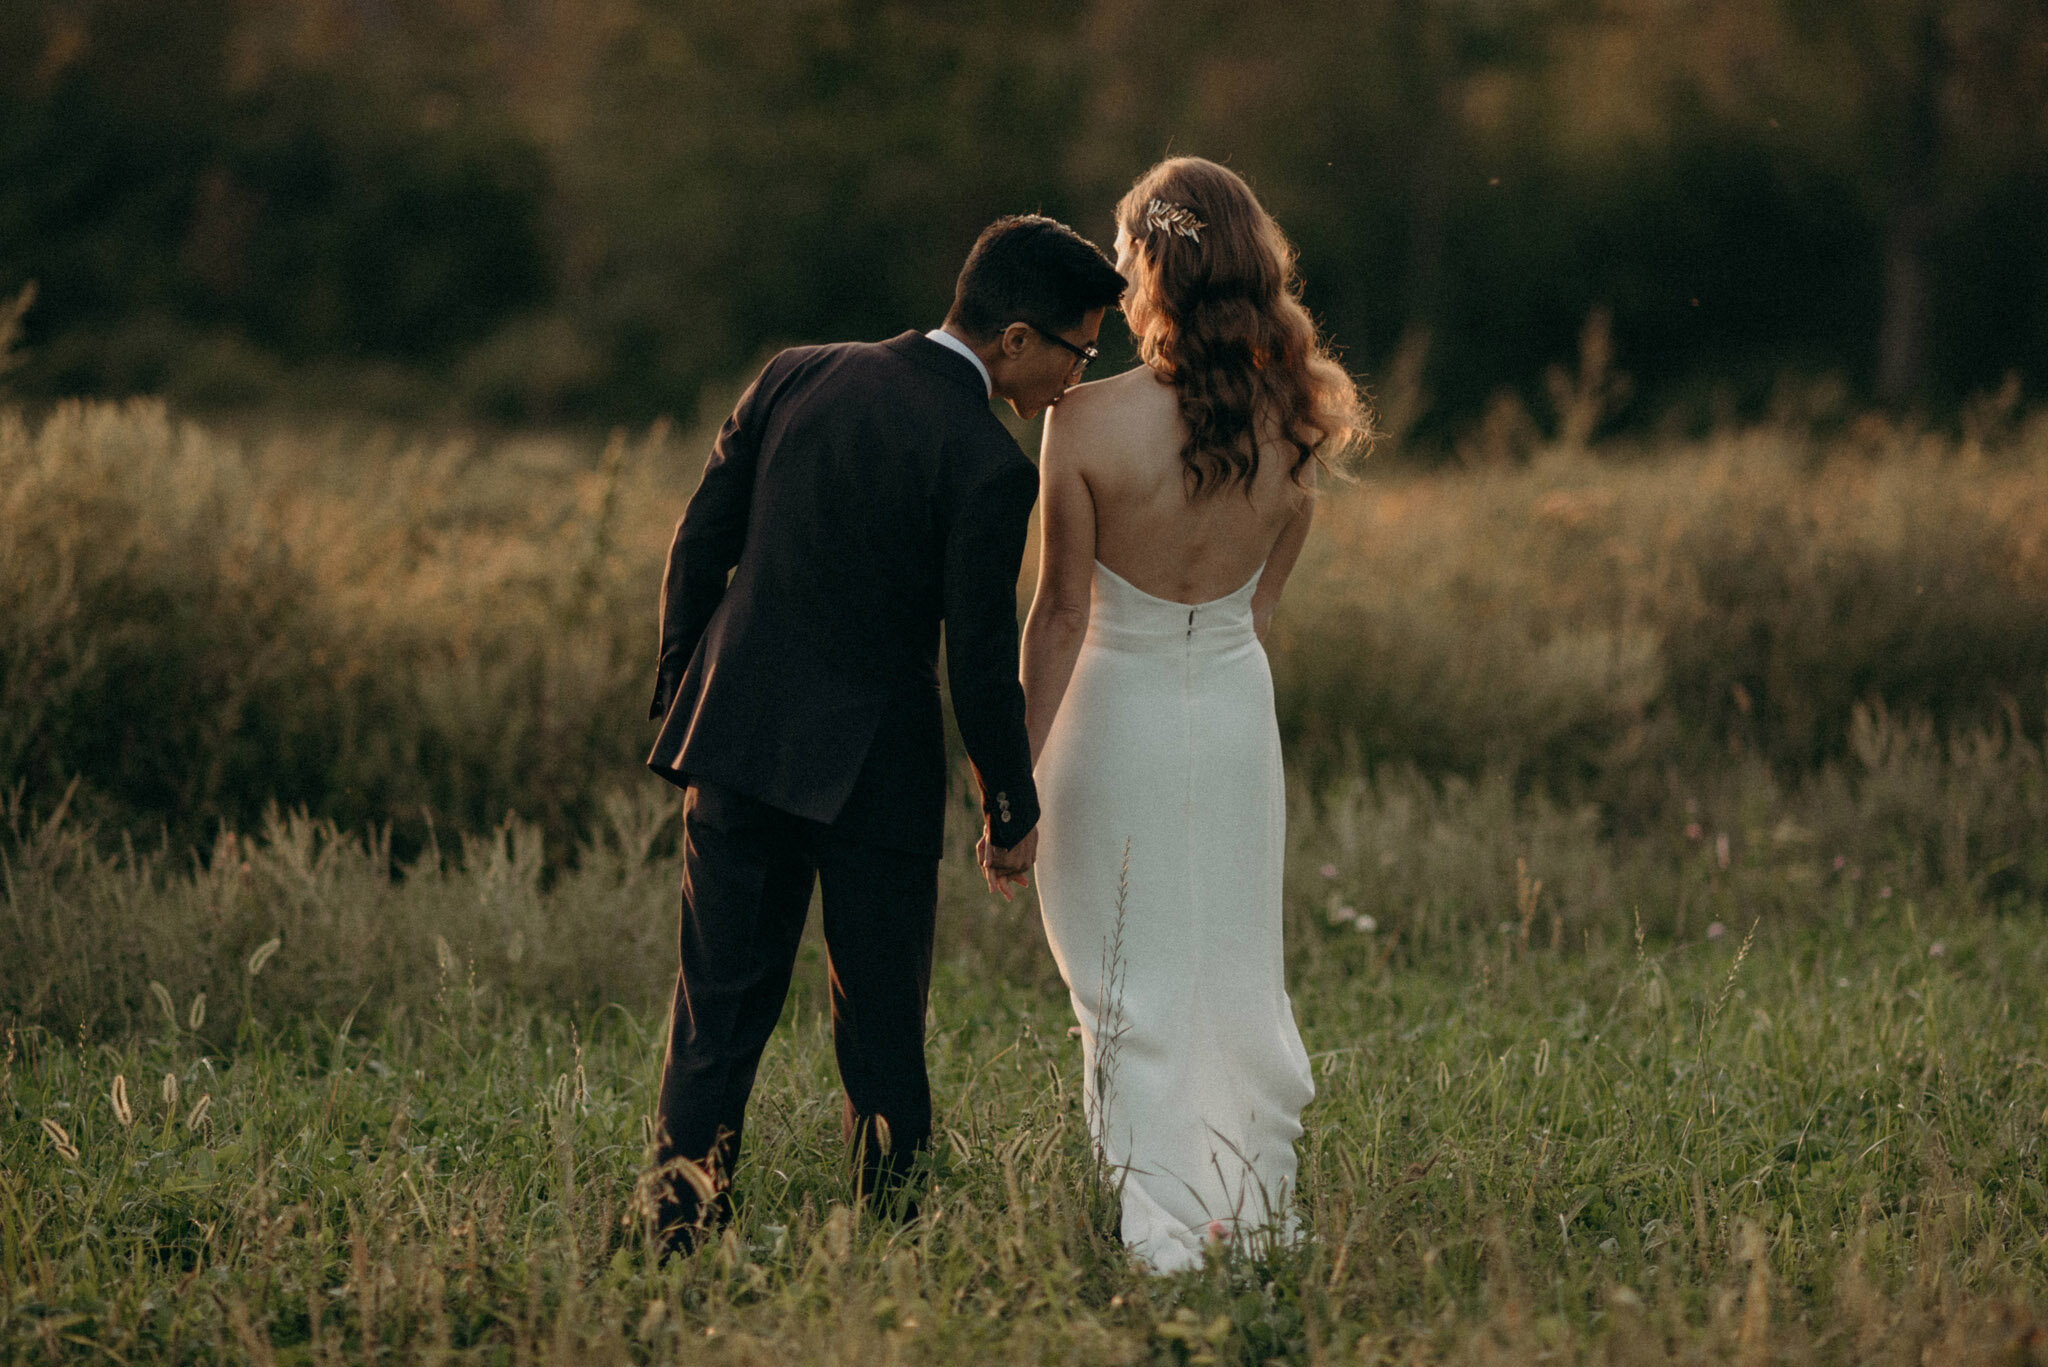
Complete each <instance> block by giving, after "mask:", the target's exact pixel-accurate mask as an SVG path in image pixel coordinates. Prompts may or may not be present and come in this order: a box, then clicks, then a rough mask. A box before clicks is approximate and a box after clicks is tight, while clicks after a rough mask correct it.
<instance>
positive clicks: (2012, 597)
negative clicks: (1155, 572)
mask: <svg viewBox="0 0 2048 1367" xmlns="http://www.w3.org/2000/svg"><path fill="white" fill-rule="evenodd" d="M712 406H713V407H715V406H716V405H712ZM1502 430H1507V431H1509V435H1510V437H1513V431H1512V430H1511V429H1509V428H1503V429H1502ZM1496 435H1498V433H1496ZM1583 437H1584V434H1583V433H1582V434H1580V436H1579V437H1578V438H1572V437H1571V436H1570V434H1569V433H1563V432H1560V433H1553V434H1551V435H1549V436H1547V437H1544V438H1542V439H1540V440H1534V439H1530V438H1527V437H1526V436H1524V437H1515V438H1514V439H1513V440H1509V441H1507V442H1506V443H1505V444H1504V445H1502V444H1500V443H1497V444H1496V445H1497V446H1499V449H1490V448H1488V447H1485V446H1483V445H1482V446H1474V447H1473V448H1472V449H1471V450H1470V451H1468V453H1467V459H1466V460H1465V461H1464V462H1463V463H1461V464H1458V465H1455V466H1453V467H1451V468H1448V469H1444V470H1438V471H1434V472H1430V471H1423V470H1419V469H1416V468H1413V467H1410V466H1404V465H1402V464H1400V463H1398V462H1397V461H1392V460H1387V461H1383V462H1382V463H1381V464H1379V465H1377V466H1373V465H1369V466H1367V467H1365V469H1364V470H1363V471H1362V472H1361V478H1360V480H1359V482H1358V483H1356V484H1355V485H1349V486H1344V487H1340V488H1337V489H1335V490H1334V491H1333V492H1332V493H1331V494H1330V496H1329V498H1328V500H1327V504H1326V506H1325V509H1324V511H1323V513H1322V515H1321V518H1320V525H1319V529H1318V531H1317V533H1316V535H1315V538H1314V539H1313V540H1312V543H1311V548H1310V551H1309V553H1308V555H1307V557H1306V558H1305V560H1304V563H1303V565H1302V568H1301V571H1300V578H1299V580H1298V582H1297V583H1296V584H1295V586H1294V587H1293V588H1292V589H1291V590H1290V598H1289V600H1288V602H1287V604H1286V605H1285V606H1284V607H1283V610H1282V617H1281V620H1280V622H1279V624H1278V626H1277V628H1276V636H1275V640H1274V642H1273V654H1274V661H1275V670H1276V676H1277V679H1278V685H1279V697H1280V705H1281V710H1282V715H1283V723H1284V725H1285V727H1286V730H1287V735H1288V739H1289V744H1290V748H1291V754H1292V757H1293V766H1292V768H1293V773H1292V778H1291V785H1292V786H1291V789H1290V800H1289V813H1290V854H1289V873H1288V888H1287V899H1286V916H1287V935H1288V943H1289V981H1290V985H1291V989H1292V991H1293V994H1294V1000H1295V1005H1296V1008H1297V1012H1298V1015H1299V1018H1300V1021H1301V1024H1302V1029H1303V1033H1304V1037H1305V1039H1306V1041H1307V1043H1308V1047H1309V1049H1310V1052H1311V1054H1312V1056H1313V1059H1314V1063H1315V1070H1316V1080H1317V1087H1318V1098H1317V1100H1316V1102H1315V1103H1314V1105H1313V1106H1312V1107H1311V1109H1310V1111H1309V1112H1308V1115H1307V1117H1306V1123H1307V1126H1308V1135H1307V1138H1306V1139H1305V1140H1304V1141H1303V1148H1302V1159H1303V1181H1302V1198H1301V1209H1302V1214H1303V1217H1304V1222H1305V1225H1306V1228H1307V1231H1308V1234H1309V1237H1308V1239H1307V1240H1306V1241H1305V1242H1304V1243H1303V1244H1301V1245H1300V1246H1299V1247H1296V1248H1288V1249H1278V1250H1267V1251H1265V1252H1263V1253H1259V1254H1257V1255H1253V1256H1236V1257H1218V1258H1217V1259H1216V1260H1215V1261H1214V1262H1213V1263H1212V1264H1211V1265H1210V1266H1209V1267H1208V1268H1206V1269H1205V1270H1204V1271H1202V1272H1200V1273H1195V1274H1189V1275H1187V1276H1184V1277H1181V1278H1177V1279H1172V1280H1166V1281H1155V1280H1152V1279H1149V1278H1147V1277H1145V1276H1143V1275H1141V1274H1140V1273H1138V1272H1137V1271H1136V1270H1134V1269H1133V1268H1132V1267H1130V1266H1129V1265H1128V1263H1127V1262H1126V1261H1125V1260H1124V1258H1123V1256H1122V1255H1121V1252H1120V1250H1119V1247H1118V1245H1117V1243H1116V1240H1115V1238H1114V1219H1113V1216H1112V1214H1111V1212H1112V1211H1113V1199H1112V1195H1111V1192H1110V1189H1109V1188H1108V1186H1107V1185H1106V1183H1105V1180H1104V1178H1103V1176H1102V1175H1101V1174H1100V1173H1098V1172H1097V1171H1096V1170H1095V1168H1094V1166H1093V1164H1092V1162H1091V1159H1090V1156H1089V1148H1088V1141H1087V1136H1086V1134H1085V1132H1084V1131H1083V1128H1082V1123H1081V1119H1080V1109H1079V1088H1080V1082H1081V1079H1080V1076H1079V1048H1078V1045H1077V1044H1076V1043H1075V1042H1074V1041H1073V1040H1072V1039H1070V1037H1069V1036H1068V1033H1067V1026H1068V1024H1069V1023H1070V1017H1069V1015H1068V1013H1067V1006H1066V1002H1065V997H1064V992H1063V989H1062V988H1061V987H1060V985H1059V983H1058V979H1057V976H1056V974H1055V973H1054V971H1053V968H1052V965H1051V962H1050V959H1049V956H1048V955H1047V954H1046V951H1045V949H1044V945H1043V940H1042V936H1041V933H1040V931H1039V928H1038V925H1037V922H1036V917H1035V913H1034V911H1033V909H1032V907H1031V905H1030V903H1029V900H1028V899H1024V900H1020V901H1019V902H1018V903H1015V904H1005V903H1002V902H1000V901H997V900H995V899H992V898H991V897H990V896H989V895H988V894H987V893H986V892H985V891H984V890H982V889H981V888H980V886H979V882H978V879H976V878H975V877H974V876H973V869H972V865H971V860H970V857H969V853H968V846H969V843H970V840H971V834H972V831H971V806H970V803H969V799H968V797H967V791H966V785H965V783H964V781H963V782H962V783H961V784H959V785H958V787H957V791H956V804H955V809H954V812H953V819H952V828H951V834H950V849H949V852H948V856H947V860H946V863H945V866H944V873H943V876H942V879H943V881H942V906H941V916H940V932H939V933H940V946H939V960H940V965H939V972H938V977H937V981H936V985H935V991H934V1000H933V1010H932V1018H931V1027H930V1045H929V1054H930V1057H931V1061H932V1066H933V1074H934V1084H935V1092H936V1102H937V1107H938V1120H939V1124H938V1131H937V1133H938V1136H939V1139H938V1142H937V1144H936V1146H935V1150H934V1153H933V1155H932V1158H931V1162H930V1165H929V1168H928V1170H926V1171H925V1172H924V1173H922V1174H921V1176H920V1179H919V1180H920V1181H921V1182H922V1183H924V1184H925V1185H926V1186H927V1188H928V1195H927V1197H926V1199H925V1201H924V1203H923V1209H922V1212H921V1214H920V1215H919V1217H918V1218H917V1219H916V1220H914V1221H912V1222H910V1223H907V1224H895V1223H890V1222H886V1221H878V1220H876V1219H873V1218H871V1217H869V1216H868V1215H866V1214H864V1213H863V1212H861V1211H858V1210H856V1209H853V1208H850V1207H849V1206H848V1205H847V1203H846V1200H847V1189H848V1183H847V1180H846V1176H845V1158H844V1155H843V1153H842V1152H841V1150H840V1147H839V1141H838V1133H837V1110H836V1104H835V1101H836V1090H835V1087H834V1082H833V1076H832V1065H831V1053H830V1042H829V1023H828V1022H827V1021H826V1020H825V1019H824V1002H825V993H824V983H823V971H824V966H823V962H822V951H821V949H820V947H819V946H818V945H817V944H816V943H815V942H808V943H807V945H806V948H805V951H804V954H805V958H804V963H803V966H802V967H801V968H800V971H799V974H798V982H797V985H796V988H795V990H794V991H793V993H792V997H791V1001H790V1003H789V1006H788V1008H787V1011H786V1013H785V1019H784V1021H783V1024H782V1027H781V1029H779V1030H778V1032H777V1034H776V1036H775V1039H774V1042H773V1044H772V1046H771V1049H770V1054H769V1057H768V1059H767V1060H766V1062H765V1063H764V1066H763V1070H762V1076H761V1083H760V1087H759V1090H758V1092H757V1095H756V1101H755V1105H754V1110H753V1115H754V1116H755V1118H756V1123H755V1124H754V1126H753V1127H752V1130H751V1132H750V1135H749V1145H750V1147H749V1154H748V1158H747V1159H746V1167H745V1171H744V1172H743V1174H742V1176H741V1179H740V1188H739V1190H740V1197H741V1201H740V1205H741V1209H740V1214H739V1219H738V1221H737V1223H736V1224H735V1226H734V1227H733V1228H732V1230H731V1232H730V1233H729V1234H728V1235H727V1236H726V1237H725V1238H724V1239H723V1240H721V1241H720V1242H719V1243H718V1244H716V1245H715V1246H713V1247H711V1248H708V1249H706V1250H705V1251H703V1252H701V1253H700V1254H699V1255H697V1256H695V1257H692V1258H689V1259H686V1260H680V1261H672V1262H670V1263H668V1264H665V1265H657V1264H656V1263H655V1262H653V1261H652V1260H651V1259H650V1258H649V1257H648V1256H647V1250H646V1248H645V1246H644V1244H643V1241H642V1238H641V1236H640V1234H639V1231H638V1227H637V1224H636V1222H635V1221H634V1219H633V1218H632V1209H633V1201H634V1175H635V1172H636V1169H637V1168H638V1166H639V1164H640V1162H641V1159H642V1155H643V1153H644V1152H645V1146H646V1140H647V1126H648V1123H649V1122H648V1119H647V1117H648V1113H649V1110H650V1108H651V1104H652V1095H653V1085H654V1082H655V1077H656V1073H657V1070H658V1067H659V1058H660V1047H661V1039H660V1033H659V1032H660V1027H661V1022H662V1021H663V1020H664V1019H665V1011H664V1007H665V1001H666V995H667V992H668V988H669V984H670V979H671V975H672V965H673V950H672V936H673V934H674V897H675V886H676V874H677V869H676V864H675V860H674V855H673V839H674V804H673V803H672V802H671V801H670V800H669V797H668V795H667V793H666V792H665V791H663V790H662V789H661V787H660V785H658V784H657V783H656V782H655V781H654V780H652V779H651V778H649V777H647V776H645V775H644V774H640V773H638V771H637V769H636V765H637V761H638V758H639V750H640V747H642V746H643V745H644V744H645V739H646V724H645V723H644V721H643V720H642V719H641V718H642V717H643V715H644V705H645V700H644V690H645V687H646V683H647V677H646V676H647V674H648V668H647V666H648V663H649V657H650V656H651V651H652V645H653V622H652V616H653V608H652V601H651V589H650V586H651V585H652V583H653V582H654V578H655V575H656V573H657V567H658V563H659V557H660V555H661V553H662V551H663V550H664V549H665V546H666V541H667V533H668V529H669V526H670V524H671V523H672V521H673V519H674V517H675V515H676V514H677V512H678V511H679V510H680V505H681V502H682V499H683V498H684V497H685V496H686V493H687V490H688V488H689V486H690V483H691V480H692V477H693V465H694V462H695V461H696V460H697V459H699V458H700V456H699V454H698V452H697V449H696V447H697V443H698V438H697V437H696V436H694V435H692V436H678V435H676V434H673V433H670V432H668V431H666V430H665V429H660V428H657V429H654V430H652V431H649V432H645V433H640V434H622V435H619V436H617V437H615V438H614V439H613V440H612V441H611V442H610V443H609V444H606V445H603V446H599V445H597V444H595V443H579V442H577V441H575V440H573V439H567V438H562V439H553V438H539V437H530V436H527V437H499V438H486V437H482V436H478V435H475V434H466V433H463V434H455V435H452V436H450V437H447V438H446V439H426V438H419V437H400V436H394V435H391V434H388V433H381V432H378V431H375V430H371V429H359V430H358V429H344V428H335V429H331V430H326V431H320V432H306V431H293V430H287V429H279V430H274V431H262V430H258V429H253V428H252V429H249V430H246V431H242V432H226V431H221V430H212V429H207V428H204V427H199V426H194V425H190V424H185V423H182V422H180V421H178V420H176V419H174V418H172V417H171V416H169V415H168V414H167V413H166V412H165V411H164V410H163V409H162V408H161V407H158V406H155V405H150V404H130V405H100V404H79V405H69V406H63V407H59V408H57V409H54V410H52V411H51V412H50V413H48V414H46V415H42V416H40V417H37V418H35V419H33V420H31V419H30V418H29V417H27V416H24V415H22V414H19V413H0V592H4V593H5V595H6V599H5V612H4V613H0V632H4V638H0V663H4V672H0V774H5V775H9V776H11V779H10V785H11V786H9V787H7V788H6V789H5V791H4V792H0V899H4V900H0V963H4V964H5V965H6V967H5V970H4V972H0V1022H4V1028H5V1031H6V1034H5V1042H4V1045H0V1056H4V1063H0V1326H4V1327H0V1357H4V1359H5V1360H7V1361H10V1362H13V1361H18V1362H36V1361H45V1360H48V1361H72V1360H76V1361H92V1360H99V1359H102V1358H106V1359H110V1360H115V1361H123V1362H128V1361H179V1362H204V1361H252V1362H271V1361H276V1362H320V1363H325V1362H343V1361H350V1362H352V1361H367V1360H372V1359H377V1360H391V1361H412V1360H416V1359H417V1360H422V1361H425V1360H434V1361H448V1360H457V1361H478V1362H508V1363H509V1362H529V1361H536V1362H537V1361H615V1360H630V1361H636V1362H644V1361H674V1360H687V1361H707V1362H735V1363H748V1362H759V1363H782V1362H790V1361H818V1362H841V1363H856V1362H858V1363H868V1362H876V1363H884V1362H903V1363H915V1362H931V1363H950V1362H957V1361H961V1360H965V1359H968V1358H969V1357H978V1358H981V1359H984V1360H987V1361H990V1362H1047V1361H1076V1362H1131V1363H1154V1362H1156V1363H1164V1364H1180V1363H1195V1362H1202V1363H1207V1362H1227V1363H1265V1362H1269V1361H1273V1360H1276V1359H1277V1360H1281V1361H1286V1362H1298V1363H1322V1362H1407V1361H1413V1362H1425V1361H1458V1362H1528V1361H1535V1360H1546V1361H1548V1360H1556V1361H1606V1362H1618V1363H1634V1362H1665V1361H1735V1362H1741V1363H1745V1364H1750V1363H1755V1364H1761V1363H1766V1362H1776V1361H1818V1362H1834V1361H1845V1362H1846V1361H1858V1362H1863V1361H1896V1362H1899V1363H1902V1364H1903V1363H1912V1362H1933V1363H1949V1362H1957V1363H1960V1362H2009V1363H2025V1362H2048V1185H2044V1182H2043V1172H2044V1164H2043V1158H2042V1144H2043V1136H2044V1132H2048V1054H2044V1050H2043V1040H2044V1039H2048V994H2043V993H2042V992H2041V991H2040V989H2039V983H2040V982H2041V981H2043V979H2044V975H2048V935H2044V930H2048V917H2044V914H2043V913H2044V899H2048V771H2044V760H2043V752H2042V723H2043V712H2044V707H2043V704H2044V691H2043V690H2044V684H2048V497H2044V495H2048V420H2044V419H2043V418H2041V417H2039V416H2034V417H2029V416H2027V415H2026V414H2024V413H2023V412H2020V411H2018V410H2017V409H2015V408H2014V407H2013V406H2012V405H2011V404H2006V405H2004V406H2003V407H1987V408H1983V409H1980V410H1979V411H1977V413H1976V414H1975V416H1973V417H1972V419H1971V421H1970V422H1969V423H1966V424H1965V426H1964V427H1963V429H1961V430H1960V431H1957V432H1948V433H1942V432H1933V431H1927V430H1922V429H1918V428H1915V427H1912V426H1911V425H1907V424H1901V423H1897V422H1892V421H1887V420H1883V419H1878V418H1858V419H1852V420H1845V421H1840V422H1830V421H1814V420H1808V419H1806V418H1801V417H1795V416H1791V415H1788V416H1786V417H1784V418H1782V419H1780V420H1774V421H1773V422H1771V423H1766V424H1763V425H1760V426H1756V427H1751V428H1742V429H1736V428H1727V429H1722V430H1718V431H1714V432H1709V433H1706V434H1703V435H1697V436H1686V435H1683V434H1672V435H1668V436H1666V437H1663V438H1659V439H1656V440H1654V441H1653V440H1649V439H1640V440H1637V441H1635V442H1632V443H1630V444H1628V445H1622V444H1615V443H1610V444H1606V445H1597V444H1596V445H1593V446H1591V447H1590V449H1589V446H1588V443H1587V442H1586V441H1585V440H1584V439H1583ZM1517 443H1519V444H1517ZM1383 454H1384V453H1383ZM1028 590H1029V583H1028V573H1027V576H1026V583H1025V584H1024V585H1022V586H1020V591H1021V592H1024V593H1028Z"/></svg>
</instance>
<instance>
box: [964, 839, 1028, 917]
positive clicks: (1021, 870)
mask: <svg viewBox="0 0 2048 1367" xmlns="http://www.w3.org/2000/svg"><path fill="white" fill-rule="evenodd" d="M1037 854H1038V832H1037V831H1035V830H1033V831H1031V832H1029V833H1028V834H1026V835H1025V837H1024V838H1023V839H1022V840H1021V841H1019V842H1018V843H1017V846H1016V848H1015V849H1009V850H1003V849H998V848H997V847H996V846H995V845H994V844H993V843H991V842H990V840H989V838H988V832H987V831H983V832H982V834H981V839H980V840H978V841H976V842H975V845H974V857H975V859H976V860H978V861H979V862H980V864H981V876H982V878H983V879H984V880H985V881H986V882H987V883H988V890H989V891H990V892H993V893H995V894H997V895H998V896H1000V897H1001V898H1002V899H1003V900H1004V901H1005V902H1007V901H1009V900H1010V899H1011V898H1012V897H1013V896H1014V895H1015V894H1016V893H1018V892H1020V891H1022V890H1023V889H1025V888H1028V887H1030V886H1031V879H1030V877H1029V876H1028V875H1027V873H1026V871H1027V870H1028V869H1030V867H1031V865H1032V862H1033V860H1034V859H1035V858H1036V857H1037Z"/></svg>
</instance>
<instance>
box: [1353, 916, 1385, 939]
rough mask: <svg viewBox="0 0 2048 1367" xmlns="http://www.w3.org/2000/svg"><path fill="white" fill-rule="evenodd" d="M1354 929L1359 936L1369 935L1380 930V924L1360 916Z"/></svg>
mask: <svg viewBox="0 0 2048 1367" xmlns="http://www.w3.org/2000/svg"><path fill="white" fill-rule="evenodd" d="M1355 928H1356V929H1357V931H1358V933H1359V934H1360V935H1370V934H1372V933H1373V932H1374V931H1375V930H1378V929H1379V928H1380V923H1379V922H1378V921H1375V920H1374V919H1373V918H1372V917H1370V916H1361V917H1359V918H1358V920H1357V922H1356V926H1355Z"/></svg>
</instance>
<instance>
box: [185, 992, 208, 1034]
mask: <svg viewBox="0 0 2048 1367" xmlns="http://www.w3.org/2000/svg"><path fill="white" fill-rule="evenodd" d="M185 1021H186V1024H187V1025H189V1026H190V1027H191V1028H192V1029H194V1030H197V1029H198V1028H199V1027H200V1026H202V1025H204V1024H206V993H204V992H201V993H200V994H199V995H198V996H196V997H194V998H193V999H192V1009H191V1010H190V1011H189V1012H187V1013H186V1016H185Z"/></svg>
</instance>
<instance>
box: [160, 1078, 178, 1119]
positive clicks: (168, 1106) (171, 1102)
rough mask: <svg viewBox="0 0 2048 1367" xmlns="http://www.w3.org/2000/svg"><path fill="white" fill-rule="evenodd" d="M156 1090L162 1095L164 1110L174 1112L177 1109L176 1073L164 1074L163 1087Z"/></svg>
mask: <svg viewBox="0 0 2048 1367" xmlns="http://www.w3.org/2000/svg"><path fill="white" fill-rule="evenodd" d="M157 1090H158V1091H159V1092H161V1093H162V1094H163V1098H164V1109H165V1110H167V1111H176V1110H177V1109H178V1075H177V1074H176V1073H165V1074H164V1083H163V1086H162V1087H160V1088H158V1089H157Z"/></svg>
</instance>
